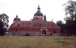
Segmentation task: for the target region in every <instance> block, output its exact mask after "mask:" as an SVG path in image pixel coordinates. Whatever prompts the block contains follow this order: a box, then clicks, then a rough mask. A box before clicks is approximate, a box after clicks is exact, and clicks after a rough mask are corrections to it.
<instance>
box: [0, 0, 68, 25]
mask: <svg viewBox="0 0 76 48" xmlns="http://www.w3.org/2000/svg"><path fill="white" fill-rule="evenodd" d="M67 1H68V0H0V14H1V13H6V14H7V15H8V16H9V21H10V22H9V24H11V23H12V22H13V19H14V18H15V17H16V15H18V16H19V18H21V20H31V19H32V18H33V16H34V14H35V12H36V11H37V7H38V5H39V6H40V8H41V12H42V13H43V14H44V15H46V17H47V20H48V21H51V20H52V19H53V21H54V22H56V21H58V20H62V21H63V19H64V17H65V11H64V6H63V4H65V3H67Z"/></svg>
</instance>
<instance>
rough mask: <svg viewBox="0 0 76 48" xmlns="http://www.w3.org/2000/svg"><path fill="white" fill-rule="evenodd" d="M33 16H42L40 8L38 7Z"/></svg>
mask: <svg viewBox="0 0 76 48" xmlns="http://www.w3.org/2000/svg"><path fill="white" fill-rule="evenodd" d="M34 16H43V14H42V13H41V12H40V7H39V6H38V8H37V12H36V13H35V14H34Z"/></svg>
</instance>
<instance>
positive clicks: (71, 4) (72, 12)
mask: <svg viewBox="0 0 76 48" xmlns="http://www.w3.org/2000/svg"><path fill="white" fill-rule="evenodd" d="M65 5H66V7H65V12H66V16H68V15H69V16H68V17H66V18H65V21H66V24H65V29H66V33H67V35H76V30H75V29H76V1H72V0H70V1H68V2H67V4H65Z"/></svg>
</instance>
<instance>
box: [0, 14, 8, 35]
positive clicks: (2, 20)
mask: <svg viewBox="0 0 76 48" xmlns="http://www.w3.org/2000/svg"><path fill="white" fill-rule="evenodd" d="M8 19H9V17H8V15H7V14H5V13H2V14H0V36H3V35H5V32H7V29H8V22H9V20H8Z"/></svg>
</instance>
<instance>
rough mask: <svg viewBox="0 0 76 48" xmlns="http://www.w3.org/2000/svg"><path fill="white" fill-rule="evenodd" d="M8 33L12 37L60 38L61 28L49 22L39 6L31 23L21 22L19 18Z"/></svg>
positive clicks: (15, 19)
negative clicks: (43, 36)
mask: <svg viewBox="0 0 76 48" xmlns="http://www.w3.org/2000/svg"><path fill="white" fill-rule="evenodd" d="M8 32H9V33H10V34H11V35H12V36H27V35H29V36H42V35H46V36H59V35H60V33H61V28H60V27H59V26H58V25H57V24H55V23H54V22H53V21H47V20H46V15H43V13H41V11H40V7H39V6H38V8H37V12H36V13H35V14H34V17H33V19H32V20H31V21H21V19H20V18H18V16H16V18H14V21H13V23H12V24H11V26H10V27H9V30H8Z"/></svg>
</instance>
